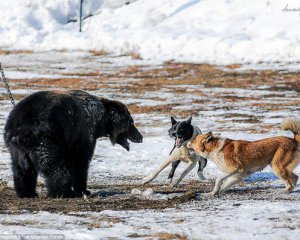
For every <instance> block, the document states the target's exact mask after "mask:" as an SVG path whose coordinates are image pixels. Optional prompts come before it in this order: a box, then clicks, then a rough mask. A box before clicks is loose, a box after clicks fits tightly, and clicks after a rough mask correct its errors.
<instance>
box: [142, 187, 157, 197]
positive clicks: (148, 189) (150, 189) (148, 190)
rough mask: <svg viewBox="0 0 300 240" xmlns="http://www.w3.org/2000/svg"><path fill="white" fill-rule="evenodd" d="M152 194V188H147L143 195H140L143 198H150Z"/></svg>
mask: <svg viewBox="0 0 300 240" xmlns="http://www.w3.org/2000/svg"><path fill="white" fill-rule="evenodd" d="M153 194H154V190H153V189H152V188H147V189H146V190H145V191H144V192H143V193H142V195H143V196H145V197H148V196H151V195H153Z"/></svg>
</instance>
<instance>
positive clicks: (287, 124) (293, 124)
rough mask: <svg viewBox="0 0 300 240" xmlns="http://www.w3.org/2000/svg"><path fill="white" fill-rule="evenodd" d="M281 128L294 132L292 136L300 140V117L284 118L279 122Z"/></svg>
mask: <svg viewBox="0 0 300 240" xmlns="http://www.w3.org/2000/svg"><path fill="white" fill-rule="evenodd" d="M281 128H282V130H290V131H292V132H293V133H294V138H295V139H296V140H297V142H300V119H296V118H286V119H284V120H283V122H282V123H281Z"/></svg>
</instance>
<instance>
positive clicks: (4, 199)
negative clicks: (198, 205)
mask: <svg viewBox="0 0 300 240" xmlns="http://www.w3.org/2000/svg"><path fill="white" fill-rule="evenodd" d="M210 185H211V183H209V184H199V182H198V181H191V182H189V183H188V184H186V185H183V186H182V187H181V188H180V189H171V188H169V187H167V186H162V185H157V184H154V185H148V186H143V185H137V184H122V185H91V186H89V189H91V190H92V192H93V197H89V198H88V199H83V198H74V199H64V198H58V199H51V198H48V197H46V192H45V189H44V188H43V189H41V188H40V187H39V191H40V192H41V193H40V197H39V198H35V199H28V198H23V199H21V198H18V197H17V196H16V194H15V192H14V190H13V189H11V188H8V187H2V190H1V188H0V192H1V198H0V214H1V213H7V212H9V213H10V214H18V213H20V212H22V211H24V210H26V211H29V212H35V211H48V212H52V213H60V212H63V213H69V212H88V211H93V212H99V211H103V210H108V209H110V210H140V209H165V208H170V207H176V206H177V205H178V204H181V203H185V202H189V201H191V200H192V199H195V197H196V192H198V191H205V192H208V191H209V189H210V188H211V186H210ZM148 187H152V189H153V190H154V191H155V192H156V193H161V194H166V195H168V194H172V193H181V194H180V196H175V197H172V198H170V199H168V200H155V199H151V198H150V199H147V198H142V197H139V196H135V195H131V194H130V192H131V190H132V189H133V188H138V189H143V190H145V189H146V188H148ZM98 194H99V195H100V196H99V195H98Z"/></svg>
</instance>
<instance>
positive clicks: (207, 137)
mask: <svg viewBox="0 0 300 240" xmlns="http://www.w3.org/2000/svg"><path fill="white" fill-rule="evenodd" d="M212 138H213V135H212V132H208V133H206V134H205V142H209V141H210V140H212Z"/></svg>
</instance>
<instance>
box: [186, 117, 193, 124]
mask: <svg viewBox="0 0 300 240" xmlns="http://www.w3.org/2000/svg"><path fill="white" fill-rule="evenodd" d="M192 118H193V117H192V116H191V117H190V118H189V119H188V120H187V121H186V122H187V123H188V124H191V122H192Z"/></svg>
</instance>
